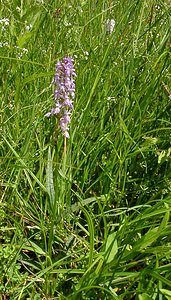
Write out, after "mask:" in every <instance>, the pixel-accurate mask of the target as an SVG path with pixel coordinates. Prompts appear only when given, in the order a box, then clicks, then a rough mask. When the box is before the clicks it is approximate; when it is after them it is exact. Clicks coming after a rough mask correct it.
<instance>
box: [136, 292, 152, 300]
mask: <svg viewBox="0 0 171 300" xmlns="http://www.w3.org/2000/svg"><path fill="white" fill-rule="evenodd" d="M138 298H139V300H151V297H150V296H149V295H148V294H146V293H143V294H141V295H139V296H138Z"/></svg>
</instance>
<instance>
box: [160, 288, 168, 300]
mask: <svg viewBox="0 0 171 300" xmlns="http://www.w3.org/2000/svg"><path fill="white" fill-rule="evenodd" d="M160 292H161V293H162V294H163V295H165V297H166V298H167V299H168V300H171V291H168V290H166V289H160Z"/></svg>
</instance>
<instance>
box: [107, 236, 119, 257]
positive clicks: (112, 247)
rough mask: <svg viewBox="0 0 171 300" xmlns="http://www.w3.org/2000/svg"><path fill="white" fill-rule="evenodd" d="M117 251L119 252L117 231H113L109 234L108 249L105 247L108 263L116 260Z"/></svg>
mask: <svg viewBox="0 0 171 300" xmlns="http://www.w3.org/2000/svg"><path fill="white" fill-rule="evenodd" d="M117 252H118V243H117V239H116V232H112V233H110V234H109V236H108V238H107V242H106V249H105V258H106V263H110V262H111V261H112V260H114V258H115V255H116V254H117Z"/></svg>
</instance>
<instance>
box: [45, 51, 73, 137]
mask: <svg viewBox="0 0 171 300" xmlns="http://www.w3.org/2000/svg"><path fill="white" fill-rule="evenodd" d="M75 76H76V73H75V68H74V60H73V58H72V57H67V56H66V57H64V58H63V60H62V61H58V62H57V64H56V73H55V77H54V81H53V84H54V86H55V90H54V102H55V107H54V108H52V109H51V111H50V112H48V113H46V114H45V116H46V117H51V116H54V115H55V116H57V118H58V120H59V126H60V128H61V131H62V133H63V135H64V136H65V137H66V138H69V133H68V131H69V127H68V124H69V123H70V116H71V113H72V110H73V100H74V98H75Z"/></svg>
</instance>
